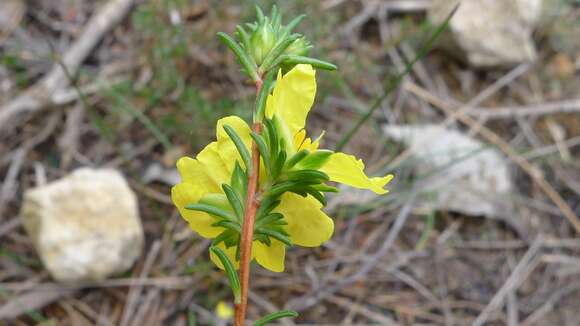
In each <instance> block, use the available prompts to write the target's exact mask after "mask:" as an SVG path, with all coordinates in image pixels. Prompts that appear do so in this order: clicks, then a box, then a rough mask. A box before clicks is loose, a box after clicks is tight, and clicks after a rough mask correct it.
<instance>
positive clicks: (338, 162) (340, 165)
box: [320, 153, 393, 194]
mask: <svg viewBox="0 0 580 326" xmlns="http://www.w3.org/2000/svg"><path fill="white" fill-rule="evenodd" d="M364 168H365V165H364V163H363V161H362V160H360V159H359V160H357V158H356V157H354V156H352V155H347V154H344V153H334V154H332V155H331V156H330V158H329V159H328V162H326V163H325V164H324V166H322V168H320V171H322V172H324V173H326V174H328V176H329V177H330V180H332V181H336V182H340V183H344V184H346V185H349V186H352V187H355V188H359V189H369V190H372V191H374V192H375V193H377V194H385V193H387V192H388V190H387V189H384V187H385V185H386V184H387V183H389V181H391V179H393V175H391V174H390V175H387V176H384V177H382V178H381V177H379V178H369V177H368V176H367V175H366V174H365V173H364Z"/></svg>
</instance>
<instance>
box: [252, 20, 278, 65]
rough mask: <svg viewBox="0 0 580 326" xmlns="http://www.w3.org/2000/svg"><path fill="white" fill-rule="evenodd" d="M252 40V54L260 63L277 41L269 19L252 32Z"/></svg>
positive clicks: (257, 62)
mask: <svg viewBox="0 0 580 326" xmlns="http://www.w3.org/2000/svg"><path fill="white" fill-rule="evenodd" d="M250 42H251V45H252V56H253V57H254V60H255V62H256V64H258V65H260V64H261V63H262V61H263V60H264V58H265V57H266V56H267V55H268V53H270V50H272V47H274V44H275V43H276V35H275V33H274V29H273V27H272V24H271V23H270V21H269V20H268V19H266V20H264V22H263V23H262V24H260V25H258V26H257V28H256V29H255V30H254V32H253V33H252V36H251V39H250Z"/></svg>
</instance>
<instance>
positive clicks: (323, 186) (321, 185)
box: [312, 184, 339, 192]
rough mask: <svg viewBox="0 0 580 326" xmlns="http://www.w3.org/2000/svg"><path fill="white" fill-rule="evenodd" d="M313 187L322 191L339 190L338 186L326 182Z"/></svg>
mask: <svg viewBox="0 0 580 326" xmlns="http://www.w3.org/2000/svg"><path fill="white" fill-rule="evenodd" d="M312 188H314V189H315V190H317V191H321V192H339V191H338V188H336V187H332V186H329V185H325V184H319V185H314V186H312Z"/></svg>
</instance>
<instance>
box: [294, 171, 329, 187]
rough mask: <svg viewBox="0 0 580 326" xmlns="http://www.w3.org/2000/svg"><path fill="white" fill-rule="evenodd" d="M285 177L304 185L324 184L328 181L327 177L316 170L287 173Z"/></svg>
mask: <svg viewBox="0 0 580 326" xmlns="http://www.w3.org/2000/svg"><path fill="white" fill-rule="evenodd" d="M285 175H286V177H287V178H288V180H290V181H300V182H306V183H311V184H314V183H324V182H327V181H328V180H330V178H329V177H328V175H327V174H326V173H324V172H321V171H318V170H298V171H290V172H287V173H286V174H285Z"/></svg>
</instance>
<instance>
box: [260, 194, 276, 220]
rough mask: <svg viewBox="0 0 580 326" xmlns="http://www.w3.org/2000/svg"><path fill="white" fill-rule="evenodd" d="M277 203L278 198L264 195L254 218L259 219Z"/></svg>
mask: <svg viewBox="0 0 580 326" xmlns="http://www.w3.org/2000/svg"><path fill="white" fill-rule="evenodd" d="M278 205H280V200H278V198H275V197H267V196H265V197H264V198H263V199H262V201H261V202H260V207H259V208H258V211H257V212H256V218H257V219H260V218H261V217H262V216H264V215H266V214H269V213H270V212H271V211H272V210H273V209H274V208H276V207H277V206H278Z"/></svg>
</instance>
